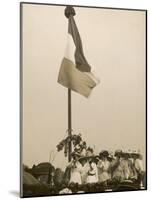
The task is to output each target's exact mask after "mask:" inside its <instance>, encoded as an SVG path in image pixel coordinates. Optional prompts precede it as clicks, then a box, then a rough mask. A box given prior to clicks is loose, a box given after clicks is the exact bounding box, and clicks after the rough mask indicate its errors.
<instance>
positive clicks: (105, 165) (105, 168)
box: [98, 160, 111, 182]
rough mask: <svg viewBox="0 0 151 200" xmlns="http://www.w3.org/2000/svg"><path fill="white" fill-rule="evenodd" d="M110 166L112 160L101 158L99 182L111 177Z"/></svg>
mask: <svg viewBox="0 0 151 200" xmlns="http://www.w3.org/2000/svg"><path fill="white" fill-rule="evenodd" d="M109 167H110V162H109V161H108V160H105V161H102V160H100V161H99V162H98V170H99V174H98V177H99V182H104V181H107V180H109V179H110V178H111V175H110V174H109Z"/></svg>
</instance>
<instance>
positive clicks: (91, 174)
mask: <svg viewBox="0 0 151 200" xmlns="http://www.w3.org/2000/svg"><path fill="white" fill-rule="evenodd" d="M94 160H95V158H91V159H90V160H89V161H88V163H89V170H88V172H87V174H88V175H87V183H96V182H98V169H97V166H96V163H95V161H94Z"/></svg>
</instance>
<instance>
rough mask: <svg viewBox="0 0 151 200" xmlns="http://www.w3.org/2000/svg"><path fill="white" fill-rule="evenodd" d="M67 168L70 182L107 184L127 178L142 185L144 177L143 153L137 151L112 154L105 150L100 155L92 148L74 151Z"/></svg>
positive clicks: (118, 151) (120, 151) (119, 151)
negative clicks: (95, 153)
mask: <svg viewBox="0 0 151 200" xmlns="http://www.w3.org/2000/svg"><path fill="white" fill-rule="evenodd" d="M66 170H67V171H70V173H69V174H70V177H69V184H71V183H74V184H78V185H81V184H82V185H85V184H91V183H101V184H103V185H104V186H107V185H108V184H109V182H111V181H113V182H115V181H116V182H122V181H125V180H127V181H131V182H137V183H138V184H139V185H140V186H141V185H143V179H144V169H143V161H142V155H141V154H140V153H139V152H136V151H135V152H130V151H129V152H126V151H125V152H124V151H122V150H116V151H115V153H114V154H110V153H109V152H108V151H107V150H103V151H101V152H100V153H99V155H94V153H93V149H91V148H88V149H87V150H86V151H85V152H81V153H78V152H77V151H74V152H73V153H72V160H71V162H70V163H69V164H68V166H67V168H66Z"/></svg>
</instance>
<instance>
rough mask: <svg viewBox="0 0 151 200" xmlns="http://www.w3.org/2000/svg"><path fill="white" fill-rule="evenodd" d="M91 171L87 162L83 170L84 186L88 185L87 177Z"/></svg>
mask: <svg viewBox="0 0 151 200" xmlns="http://www.w3.org/2000/svg"><path fill="white" fill-rule="evenodd" d="M89 169H90V166H89V163H88V162H86V163H85V165H84V166H82V168H81V179H82V184H86V183H87V177H88V171H89Z"/></svg>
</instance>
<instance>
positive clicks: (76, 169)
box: [69, 161, 82, 184]
mask: <svg viewBox="0 0 151 200" xmlns="http://www.w3.org/2000/svg"><path fill="white" fill-rule="evenodd" d="M81 169H82V165H81V163H80V162H78V161H76V162H75V163H74V164H71V175H70V181H69V182H70V183H71V182H73V183H78V184H81V183H82V181H81Z"/></svg>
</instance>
